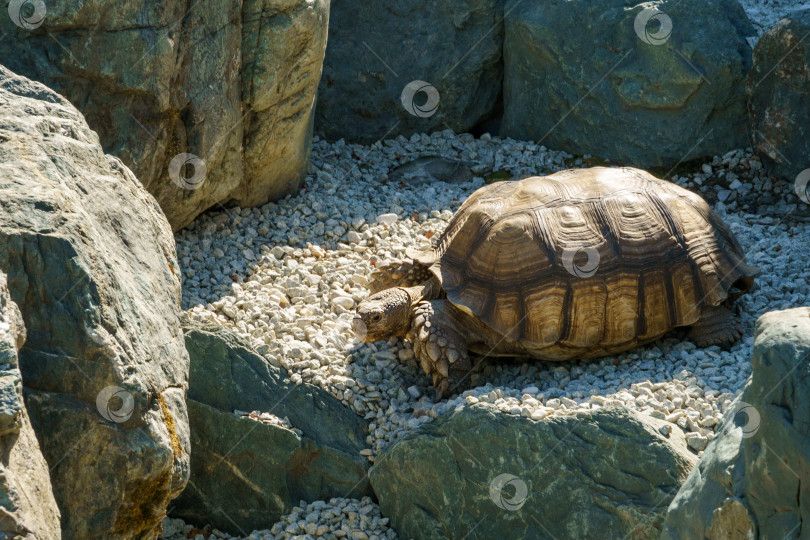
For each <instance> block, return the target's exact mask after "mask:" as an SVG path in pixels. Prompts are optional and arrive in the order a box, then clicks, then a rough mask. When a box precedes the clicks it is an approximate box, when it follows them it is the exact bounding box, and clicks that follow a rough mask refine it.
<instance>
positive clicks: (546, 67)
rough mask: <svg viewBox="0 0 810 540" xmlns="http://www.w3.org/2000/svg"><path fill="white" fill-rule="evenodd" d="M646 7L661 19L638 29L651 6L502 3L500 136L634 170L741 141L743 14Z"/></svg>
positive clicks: (687, 2) (747, 57) (689, 5)
mask: <svg viewBox="0 0 810 540" xmlns="http://www.w3.org/2000/svg"><path fill="white" fill-rule="evenodd" d="M654 7H656V8H657V9H658V10H660V11H661V12H663V15H662V16H660V17H659V16H657V15H656V17H658V18H657V19H656V20H650V21H648V24H647V25H646V26H645V25H644V19H645V17H646V15H644V14H642V11H644V9H651V6H650V4H649V3H645V4H641V3H639V4H637V5H636V6H634V7H630V6H628V3H627V2H626V1H624V0H599V1H591V0H573V1H565V2H563V1H560V0H540V1H537V2H521V0H509V1H508V2H507V3H506V6H505V13H506V17H505V41H504V120H503V125H502V130H501V134H502V135H505V136H509V137H514V138H518V139H533V140H537V141H539V142H541V143H542V144H545V145H547V146H551V147H553V148H562V149H565V150H566V151H568V152H571V153H574V154H592V155H595V156H597V157H599V158H604V159H610V160H613V161H618V162H621V163H624V164H628V165H635V166H639V167H642V168H647V167H653V166H663V167H671V166H673V165H675V164H676V163H680V162H681V161H687V160H692V159H697V158H700V157H704V156H712V155H716V154H722V153H725V152H726V151H728V150H731V149H733V148H738V147H742V146H745V145H746V144H745V143H746V98H745V85H744V81H745V77H746V75H747V72H748V69H749V68H750V65H751V50H750V47H749V46H748V44H747V43H746V39H745V38H746V36H753V35H755V33H756V32H755V31H754V29H753V27H752V26H751V24H750V22H749V21H748V19H747V17H746V15H745V12H744V11H743V10H742V8H741V7H740V6H739V4H738V3H737V1H736V0H665V1H662V2H656V3H655V5H654ZM650 14H651V13H650V12H648V13H647V15H650ZM639 17H641V19H639ZM666 21H669V22H670V23H671V25H668V24H666ZM639 23H640V24H639ZM657 24H661V26H656V25H657ZM637 26H638V27H639V28H638V29H636V27H637ZM668 30H669V31H671V33H669V34H667V31H668ZM637 32H638V34H637ZM645 40H646V42H645Z"/></svg>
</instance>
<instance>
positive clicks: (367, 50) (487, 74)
mask: <svg viewBox="0 0 810 540" xmlns="http://www.w3.org/2000/svg"><path fill="white" fill-rule="evenodd" d="M331 10H332V12H331V21H330V24H329V46H328V47H327V50H326V58H325V59H324V67H323V77H322V79H321V84H320V87H319V88H318V105H317V108H316V112H315V130H316V132H317V133H318V134H320V135H321V136H323V137H324V138H326V139H328V140H337V139H340V138H345V139H347V140H349V141H357V142H364V143H371V142H374V141H376V140H378V139H381V138H384V137H392V136H394V135H398V134H405V135H410V134H411V133H415V132H427V131H431V130H434V129H444V128H445V127H449V128H451V129H454V130H456V131H467V130H469V129H470V128H472V127H473V126H475V125H476V124H478V123H479V122H480V121H481V120H482V119H484V118H485V117H486V116H487V115H489V114H490V113H492V112H493V110H494V109H496V108H497V104H498V102H499V98H500V94H501V81H502V80H503V63H502V57H501V51H502V46H503V0H441V1H439V2H434V1H430V0H420V1H416V2H414V1H411V2H400V3H396V4H391V3H388V2H361V3H359V4H358V2H354V1H351V0H333V1H332V7H331ZM412 81H417V82H419V81H421V82H424V83H427V84H430V85H431V86H432V87H433V88H435V89H436V91H437V92H438V94H437V95H436V97H437V98H438V108H435V110H434V104H435V102H434V101H431V100H430V98H429V97H428V95H427V94H426V93H425V92H419V93H417V94H416V95H415V96H412V95H410V94H408V95H403V92H405V88H406V86H408V85H409V84H410V83H411V82H412ZM421 86H422V84H421V83H420V84H417V85H415V86H413V87H409V88H413V89H416V88H419V87H421ZM403 100H405V102H406V103H407V104H408V106H411V105H413V106H415V107H416V108H414V109H412V110H413V111H414V112H416V113H417V114H413V113H411V112H408V110H407V109H406V106H405V105H404V104H403ZM419 108H421V110H422V111H423V112H420V109H419Z"/></svg>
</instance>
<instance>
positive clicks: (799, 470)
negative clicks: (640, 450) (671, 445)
mask: <svg viewBox="0 0 810 540" xmlns="http://www.w3.org/2000/svg"><path fill="white" fill-rule="evenodd" d="M752 364H753V373H752V375H751V378H750V382H749V383H748V386H746V388H745V390H744V391H743V393H742V395H741V396H740V399H739V400H738V401H737V402H736V405H735V406H733V407H732V408H731V409H730V412H729V414H728V416H727V417H726V418H725V419H724V421H723V423H722V424H721V425H720V428H719V430H718V435H717V436H715V438H714V439H713V440H712V441H711V442H710V443H709V446H708V447H707V448H706V451H705V452H704V454H703V457H701V459H700V461H699V462H698V465H697V466H696V467H695V469H694V470H693V471H692V473H691V474H690V475H689V478H688V479H687V480H686V482H685V483H684V485H683V487H682V488H681V490H680V491H679V492H678V494H677V496H676V497H675V499H674V500H673V501H672V504H671V505H670V507H669V510H668V512H667V517H666V521H665V524H664V531H663V535H662V537H661V538H662V539H663V540H675V539H680V538H710V539H721V538H723V539H734V540H736V539H748V538H806V537H807V534H808V533H807V527H808V525H807V524H808V523H810V504H808V497H810V487H808V479H810V443H809V442H808V441H810V403H808V401H807V396H808V395H810V308H807V307H803V308H796V309H789V310H785V311H776V312H771V313H767V314H765V315H763V316H762V317H760V319H759V321H758V323H757V330H756V341H755V343H754V353H753V357H752Z"/></svg>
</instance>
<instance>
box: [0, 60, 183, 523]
mask: <svg viewBox="0 0 810 540" xmlns="http://www.w3.org/2000/svg"><path fill="white" fill-rule="evenodd" d="M0 271H2V272H5V273H6V274H7V276H8V288H9V291H10V293H11V298H12V299H13V300H14V301H15V302H16V303H17V305H18V306H19V307H20V310H21V312H22V316H23V320H24V321H25V328H26V330H27V333H28V339H27V341H26V342H25V345H24V346H23V347H22V349H20V352H19V361H20V371H21V372H22V380H23V383H24V387H25V389H26V392H25V395H26V398H25V400H26V407H27V408H28V413H29V415H30V417H31V423H32V424H33V426H34V430H35V431H36V434H37V439H38V440H39V443H40V446H41V448H42V453H43V455H44V456H45V459H46V460H47V462H48V465H49V467H50V474H51V481H52V483H53V492H54V496H55V497H56V502H57V503H58V504H59V508H60V510H61V513H62V532H63V535H64V536H65V538H82V539H83V538H98V537H117V538H133V537H139V538H149V537H154V536H155V534H156V532H155V528H156V527H157V526H158V525H159V524H160V520H161V518H162V517H163V515H164V514H165V512H166V508H167V506H168V503H169V501H171V499H172V498H174V497H175V496H176V495H177V494H179V493H180V491H182V489H183V488H184V487H185V484H186V481H187V479H188V473H189V439H188V419H187V413H186V406H185V392H186V386H187V377H188V354H187V353H186V350H185V346H184V343H183V333H182V330H181V328H180V322H179V314H180V271H179V269H178V265H177V259H176V255H175V245H174V238H173V236H172V231H171V227H170V226H169V223H168V222H167V221H166V218H165V217H164V216H163V214H162V213H161V211H160V208H159V207H158V205H157V203H156V202H155V199H154V198H153V197H152V196H151V195H149V193H147V192H146V190H145V189H144V188H143V186H142V185H141V184H140V183H139V182H138V180H137V179H136V178H135V176H133V174H132V172H130V170H129V169H127V168H126V166H124V165H123V164H122V163H121V161H120V160H118V159H117V158H115V157H112V156H109V155H105V154H104V152H103V150H102V149H101V146H100V144H99V141H98V137H97V136H96V134H95V133H94V132H93V131H91V130H90V128H89V127H88V126H87V123H86V122H85V121H84V118H83V117H82V115H81V113H79V111H77V110H76V109H75V108H74V107H73V106H72V105H71V104H70V103H68V102H67V100H65V99H64V98H62V97H61V96H59V95H58V94H56V93H55V92H53V91H52V90H50V89H48V88H47V87H45V86H44V85H42V84H40V83H37V82H33V81H30V80H28V79H26V78H24V77H21V76H17V75H15V74H14V73H12V72H10V71H9V70H7V69H5V68H3V67H2V66H0Z"/></svg>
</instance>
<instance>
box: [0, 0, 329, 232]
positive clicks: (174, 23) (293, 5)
mask: <svg viewBox="0 0 810 540" xmlns="http://www.w3.org/2000/svg"><path fill="white" fill-rule="evenodd" d="M328 18H329V3H328V2H327V1H326V0H316V1H314V2H311V3H307V2H293V1H290V0H248V1H246V2H244V3H242V2H221V1H219V0H199V1H195V2H192V3H190V4H187V3H186V2H179V1H168V2H159V3H152V2H145V1H143V0H124V1H122V2H117V1H116V2H113V1H107V0H100V1H97V2H84V3H79V4H76V3H65V2H61V3H51V4H49V5H48V6H47V14H46V16H45V20H44V22H43V24H42V26H41V27H39V28H35V29H31V30H28V29H22V28H18V27H16V26H14V25H13V24H12V22H11V20H10V18H9V17H0V32H3V33H4V34H5V38H4V39H3V40H2V41H0V59H2V61H3V63H4V65H6V66H7V67H8V68H10V69H12V70H13V71H15V72H17V73H20V74H23V75H25V76H28V77H30V78H32V79H36V80H39V81H41V82H44V83H45V84H47V85H48V86H50V87H51V88H53V89H55V90H57V91H58V92H60V93H62V94H63V95H64V96H65V97H67V98H68V99H69V100H70V101H71V102H72V103H74V104H75V105H76V106H77V107H78V108H79V109H80V110H81V111H82V113H83V114H84V115H85V117H86V118H87V122H88V124H90V126H91V127H92V128H93V129H94V130H96V131H97V132H98V134H99V138H100V140H101V144H102V146H103V147H104V149H105V151H107V152H109V153H112V154H114V155H116V156H117V157H119V158H121V160H122V161H123V162H124V163H125V164H126V165H127V166H129V167H130V168H131V169H132V170H133V172H134V173H135V174H136V176H137V177H138V179H140V181H141V182H142V183H143V184H144V185H145V186H146V188H147V190H148V191H149V192H150V193H152V194H153V195H154V196H155V198H156V199H157V200H158V203H159V204H160V206H161V208H162V209H163V211H164V212H165V213H166V215H167V217H168V218H169V222H170V223H171V224H172V226H173V227H174V228H175V229H179V228H181V227H183V226H185V225H187V224H188V223H189V222H191V220H192V219H194V217H195V216H196V215H197V214H199V213H200V212H202V211H204V210H206V209H207V208H209V207H211V206H212V205H215V204H217V203H226V202H228V201H230V200H231V199H234V200H235V201H236V202H238V203H240V204H243V205H255V204H261V203H264V202H266V201H267V200H268V199H270V198H277V197H281V196H284V195H286V194H287V193H291V192H294V191H295V190H296V189H297V188H298V187H299V186H300V183H301V181H302V180H303V178H304V175H305V173H306V163H307V159H308V157H309V148H310V142H311V141H310V134H311V115H312V109H313V107H314V99H315V92H316V90H317V86H318V80H319V77H320V72H321V62H322V60H323V54H324V48H325V46H326V34H327V25H328ZM46 32H47V33H46ZM183 153H190V154H193V155H195V156H197V157H198V158H199V159H201V160H202V161H203V162H204V163H205V176H204V177H198V178H194V180H192V181H191V182H188V181H185V182H184V180H188V177H189V176H192V175H196V174H197V173H198V172H199V171H200V170H202V168H198V167H195V168H194V171H193V173H192V172H191V170H190V169H188V168H183V169H181V170H180V171H178V172H177V173H174V174H173V173H170V168H171V166H172V160H173V159H174V158H175V157H176V156H178V155H179V154H183ZM182 162H183V160H181V161H178V162H175V163H176V164H178V168H179V164H180V163H182ZM202 178H204V179H202ZM197 180H200V181H199V183H197ZM189 187H191V188H193V189H189Z"/></svg>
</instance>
